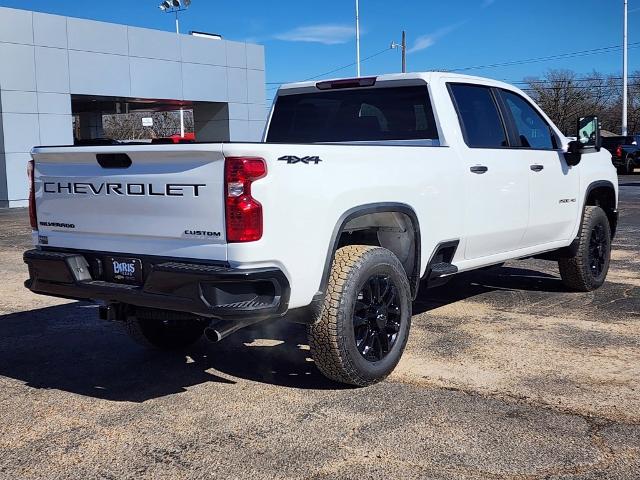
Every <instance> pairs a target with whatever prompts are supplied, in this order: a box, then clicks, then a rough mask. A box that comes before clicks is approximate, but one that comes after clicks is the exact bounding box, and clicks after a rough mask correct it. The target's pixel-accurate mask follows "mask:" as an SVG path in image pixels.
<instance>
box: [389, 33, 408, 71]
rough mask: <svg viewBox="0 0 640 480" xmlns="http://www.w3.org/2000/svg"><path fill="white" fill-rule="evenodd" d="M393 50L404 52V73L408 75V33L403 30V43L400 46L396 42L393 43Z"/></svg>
mask: <svg viewBox="0 0 640 480" xmlns="http://www.w3.org/2000/svg"><path fill="white" fill-rule="evenodd" d="M391 48H394V49H395V48H399V49H400V50H402V73H407V32H405V31H404V30H403V31H402V43H401V44H399V45H398V44H397V43H396V42H392V43H391Z"/></svg>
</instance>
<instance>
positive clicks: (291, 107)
mask: <svg viewBox="0 0 640 480" xmlns="http://www.w3.org/2000/svg"><path fill="white" fill-rule="evenodd" d="M437 139H438V130H437V128H436V124H435V119H434V115H433V110H432V109H431V102H430V100H429V92H428V89H427V86H426V85H425V86H415V87H394V88H375V89H353V90H341V91H335V90H334V91H323V92H318V93H307V94H299V95H298V94H296V95H285V96H281V97H279V98H278V100H277V102H276V106H275V109H274V112H273V116H272V119H271V125H270V126H269V133H268V136H267V142H272V143H326V142H372V141H395V140H437Z"/></svg>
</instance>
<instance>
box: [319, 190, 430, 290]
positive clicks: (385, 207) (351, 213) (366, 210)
mask: <svg viewBox="0 0 640 480" xmlns="http://www.w3.org/2000/svg"><path fill="white" fill-rule="evenodd" d="M371 213H402V214H404V215H406V216H407V217H409V219H410V220H411V223H412V224H413V231H414V242H415V260H414V267H413V272H411V275H410V276H409V285H410V286H411V294H412V296H413V299H415V298H416V296H417V294H418V287H419V285H420V270H421V267H422V265H421V248H422V244H421V236H420V222H419V221H418V215H417V214H416V212H415V210H414V209H413V208H411V207H410V206H409V205H407V204H404V203H394V202H381V203H369V204H366V205H359V206H357V207H353V208H351V209H349V210H347V211H346V212H344V213H343V214H342V215H341V216H340V219H339V220H338V221H337V222H336V225H335V227H334V229H333V232H332V234H331V239H330V242H329V249H328V251H327V257H326V259H325V263H324V268H323V270H322V279H321V281H320V288H319V290H318V293H317V294H316V295H315V297H314V300H320V299H321V298H322V297H323V296H324V293H325V291H326V289H327V285H328V283H329V276H330V274H331V265H332V264H333V258H334V256H335V253H336V251H337V250H338V244H339V242H340V235H341V234H342V232H343V231H344V229H345V226H346V225H347V223H349V222H350V221H351V220H353V219H355V218H358V217H362V216H364V215H369V214H371Z"/></svg>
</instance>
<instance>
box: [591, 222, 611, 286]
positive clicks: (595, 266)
mask: <svg viewBox="0 0 640 480" xmlns="http://www.w3.org/2000/svg"><path fill="white" fill-rule="evenodd" d="M608 255H609V238H608V234H607V232H606V231H605V228H604V225H602V224H597V225H596V226H595V227H594V228H593V230H591V237H590V239H589V268H590V269H591V274H592V275H593V277H594V278H599V277H600V275H602V272H603V270H604V266H605V264H606V263H607V256H608Z"/></svg>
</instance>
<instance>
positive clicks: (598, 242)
mask: <svg viewBox="0 0 640 480" xmlns="http://www.w3.org/2000/svg"><path fill="white" fill-rule="evenodd" d="M577 240H578V250H577V252H576V254H575V256H573V257H571V258H563V259H561V260H560V261H559V262H558V265H559V267H560V276H561V277H562V282H563V283H564V284H565V285H566V286H567V287H569V288H571V289H572V290H577V291H580V292H590V291H592V290H595V289H597V288H599V287H601V286H602V284H603V283H604V281H605V279H606V278H607V273H608V271H609V262H610V260H611V227H610V226H609V219H608V218H607V215H606V214H605V213H604V210H602V209H601V208H600V207H595V206H588V207H585V211H584V215H583V218H582V226H581V227H580V233H579V235H578V239H577Z"/></svg>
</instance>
